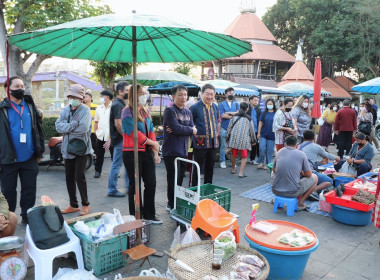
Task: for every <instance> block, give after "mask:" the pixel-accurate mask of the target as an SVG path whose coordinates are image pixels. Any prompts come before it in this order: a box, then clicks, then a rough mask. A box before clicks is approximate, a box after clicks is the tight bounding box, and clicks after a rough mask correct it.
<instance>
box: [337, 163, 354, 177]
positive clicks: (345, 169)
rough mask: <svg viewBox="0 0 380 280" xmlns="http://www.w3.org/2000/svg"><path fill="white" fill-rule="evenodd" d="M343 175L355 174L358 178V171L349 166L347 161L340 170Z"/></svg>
mask: <svg viewBox="0 0 380 280" xmlns="http://www.w3.org/2000/svg"><path fill="white" fill-rule="evenodd" d="M339 172H341V173H348V174H354V175H355V176H356V169H355V168H354V167H353V166H352V165H351V164H349V163H348V162H347V161H346V162H345V163H343V165H342V167H341V168H340V169H339Z"/></svg>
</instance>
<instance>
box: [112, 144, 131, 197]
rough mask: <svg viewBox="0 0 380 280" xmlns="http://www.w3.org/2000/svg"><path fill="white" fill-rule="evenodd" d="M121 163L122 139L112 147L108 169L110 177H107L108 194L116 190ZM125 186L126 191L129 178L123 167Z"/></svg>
mask: <svg viewBox="0 0 380 280" xmlns="http://www.w3.org/2000/svg"><path fill="white" fill-rule="evenodd" d="M122 165H123V141H120V143H119V144H117V145H115V146H114V147H113V159H112V165H111V169H110V177H109V178H108V194H112V193H114V192H116V191H117V180H118V177H119V172H120V168H121V166H122ZM124 170H125V175H124V177H125V188H126V189H127V191H128V188H129V179H128V173H127V170H126V169H125V167H124Z"/></svg>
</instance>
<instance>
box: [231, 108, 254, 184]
mask: <svg viewBox="0 0 380 280" xmlns="http://www.w3.org/2000/svg"><path fill="white" fill-rule="evenodd" d="M247 111H248V104H247V103H246V102H241V103H240V109H239V112H238V113H237V114H236V115H235V116H234V117H233V118H232V119H231V121H230V124H229V125H228V129H227V137H226V140H227V145H228V147H230V148H232V156H231V165H232V170H231V173H232V174H235V172H236V170H235V168H236V158H237V156H238V154H239V152H240V155H241V158H242V159H241V165H240V170H239V178H244V177H247V176H246V175H245V174H244V169H245V166H246V164H247V156H248V150H251V149H252V146H254V145H256V136H255V127H254V125H253V121H252V118H251V117H250V116H248V115H247Z"/></svg>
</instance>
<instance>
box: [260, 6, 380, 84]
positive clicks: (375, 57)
mask: <svg viewBox="0 0 380 280" xmlns="http://www.w3.org/2000/svg"><path fill="white" fill-rule="evenodd" d="M263 22H264V23H265V24H266V25H267V27H268V28H269V29H270V30H271V31H272V33H273V35H274V36H275V37H276V38H277V40H278V43H279V45H280V46H281V47H282V48H283V49H285V50H286V51H288V52H289V53H292V54H293V53H295V52H296V48H297V42H298V39H299V38H302V39H303V40H304V46H303V52H304V60H305V62H306V64H307V65H308V67H309V68H310V69H311V70H312V69H313V67H314V61H315V58H316V57H317V56H321V58H322V66H323V69H322V75H323V76H329V77H332V76H333V75H334V73H335V72H339V71H355V72H356V73H357V74H358V75H359V78H360V79H364V80H367V79H370V78H373V77H375V76H379V75H380V36H379V34H380V0H362V1H357V0H346V1H340V0H278V1H277V3H276V4H275V5H274V6H273V7H272V8H270V9H269V10H268V12H267V13H266V14H265V15H264V17H263Z"/></svg>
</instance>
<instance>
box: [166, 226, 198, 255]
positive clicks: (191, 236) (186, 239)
mask: <svg viewBox="0 0 380 280" xmlns="http://www.w3.org/2000/svg"><path fill="white" fill-rule="evenodd" d="M199 241H201V238H200V237H199V235H198V234H197V233H196V232H195V231H194V230H193V229H192V228H191V227H189V226H187V227H186V231H185V232H184V233H182V234H181V227H180V226H178V227H177V229H176V231H175V232H174V239H173V242H172V245H171V246H170V250H171V251H174V250H177V249H178V248H180V247H181V246H184V245H186V244H190V243H193V242H199Z"/></svg>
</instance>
